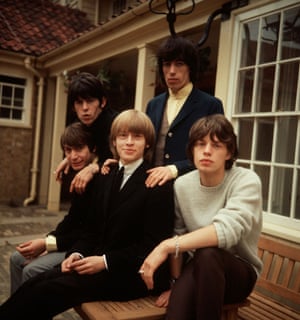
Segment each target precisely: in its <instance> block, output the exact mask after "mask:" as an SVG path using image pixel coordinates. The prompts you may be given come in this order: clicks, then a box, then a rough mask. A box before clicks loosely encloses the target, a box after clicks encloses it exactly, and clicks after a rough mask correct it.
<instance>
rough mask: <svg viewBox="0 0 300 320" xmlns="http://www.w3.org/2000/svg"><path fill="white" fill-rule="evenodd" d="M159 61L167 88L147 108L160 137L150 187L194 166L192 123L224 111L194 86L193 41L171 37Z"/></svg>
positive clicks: (159, 52) (160, 50)
mask: <svg viewBox="0 0 300 320" xmlns="http://www.w3.org/2000/svg"><path fill="white" fill-rule="evenodd" d="M157 60H158V69H159V74H160V78H161V81H162V82H163V84H164V85H166V87H167V88H168V90H167V92H165V93H162V94H160V95H158V96H156V97H154V98H153V99H152V100H150V102H149V103H148V105H147V108H146V113H147V115H148V116H149V117H150V119H151V120H152V123H153V124H154V127H155V131H156V138H157V142H156V149H155V154H154V161H153V165H154V168H152V169H151V170H149V171H148V173H149V176H148V178H147V180H146V185H147V186H148V187H153V186H155V185H157V184H159V185H162V184H164V183H165V182H166V181H168V180H172V179H175V178H176V177H177V176H179V175H182V174H184V173H186V172H188V171H190V170H191V169H193V168H194V167H193V164H192V163H191V162H190V161H189V160H188V159H187V155H186V145H187V142H188V136H189V131H190V128H191V126H192V125H193V123H194V122H195V121H196V120H197V119H199V118H201V117H203V116H207V115H210V114H214V113H221V114H224V110H223V105H222V102H221V101H220V100H219V99H217V98H215V97H213V96H211V95H209V94H207V93H205V92H203V91H201V90H199V89H197V88H196V87H195V85H194V84H195V82H196V78H197V50H196V48H195V46H194V45H193V43H192V42H191V41H189V40H187V39H185V38H182V37H179V36H170V37H169V38H167V40H166V41H165V42H163V44H162V45H161V47H160V48H159V50H158V53H157Z"/></svg>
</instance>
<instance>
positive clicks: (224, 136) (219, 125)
mask: <svg viewBox="0 0 300 320" xmlns="http://www.w3.org/2000/svg"><path fill="white" fill-rule="evenodd" d="M208 134H209V136H210V139H211V140H214V138H215V137H217V138H218V140H219V141H221V142H222V143H224V144H225V145H226V147H227V150H228V151H229V152H230V154H231V157H230V159H228V160H226V162H225V169H230V168H231V167H232V165H233V163H234V161H235V160H236V159H237V157H238V148H237V139H236V135H235V133H234V129H233V126H232V124H231V123H230V121H229V120H227V119H226V117H225V116H224V115H222V114H213V115H209V116H206V117H203V118H201V119H199V120H197V121H196V122H195V123H194V124H193V126H192V127H191V130H190V133H189V142H188V146H187V156H188V158H189V159H190V160H191V161H192V162H193V161H194V159H193V152H194V146H195V144H196V142H197V141H199V140H201V139H203V138H204V137H206V136H207V135H208Z"/></svg>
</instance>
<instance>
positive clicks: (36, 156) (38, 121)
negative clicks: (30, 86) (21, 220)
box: [23, 57, 45, 207]
mask: <svg viewBox="0 0 300 320" xmlns="http://www.w3.org/2000/svg"><path fill="white" fill-rule="evenodd" d="M24 65H25V68H26V69H28V70H30V71H31V72H32V73H33V74H34V75H35V76H36V77H38V78H39V81H38V82H37V85H38V105H37V114H36V126H35V136H34V150H33V161H32V168H31V170H30V171H31V189H30V195H29V197H28V198H27V199H25V200H24V202H23V205H24V206H25V207H26V206H27V205H28V204H29V203H31V202H33V201H34V200H35V198H36V194H37V191H36V189H37V186H36V185H37V175H38V172H39V169H38V160H39V139H40V132H41V118H42V102H43V96H44V83H45V81H44V77H43V76H42V74H41V72H39V71H38V70H37V69H35V68H34V67H33V66H32V63H31V59H30V58H29V57H26V58H25V60H24Z"/></svg>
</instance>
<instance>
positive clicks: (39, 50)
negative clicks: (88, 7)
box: [0, 0, 96, 56]
mask: <svg viewBox="0 0 300 320" xmlns="http://www.w3.org/2000/svg"><path fill="white" fill-rule="evenodd" d="M95 27H96V26H94V25H92V24H91V22H90V21H89V20H88V19H87V17H86V14H85V13H83V12H82V11H79V10H77V9H71V8H68V7H65V6H61V5H57V4H53V3H52V2H51V1H49V0H0V49H3V50H8V51H13V52H18V53H26V54H29V55H33V56H40V55H42V54H45V53H47V52H49V51H51V50H53V49H56V48H58V47H60V46H61V45H63V44H65V43H67V42H69V41H71V40H73V39H75V38H78V37H79V36H80V35H82V34H83V33H84V32H86V31H88V30H92V29H93V28H95Z"/></svg>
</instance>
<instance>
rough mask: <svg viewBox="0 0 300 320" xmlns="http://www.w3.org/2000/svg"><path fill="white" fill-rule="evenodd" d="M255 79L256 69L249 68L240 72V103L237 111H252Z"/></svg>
mask: <svg viewBox="0 0 300 320" xmlns="http://www.w3.org/2000/svg"><path fill="white" fill-rule="evenodd" d="M253 79H254V70H247V71H241V72H240V81H239V83H240V86H239V90H238V100H237V101H238V103H237V111H236V112H238V113H241V112H251V103H252V95H253Z"/></svg>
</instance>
